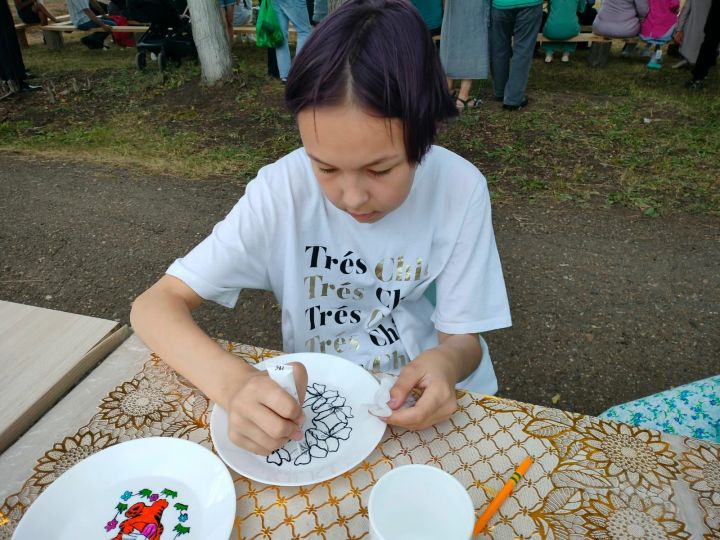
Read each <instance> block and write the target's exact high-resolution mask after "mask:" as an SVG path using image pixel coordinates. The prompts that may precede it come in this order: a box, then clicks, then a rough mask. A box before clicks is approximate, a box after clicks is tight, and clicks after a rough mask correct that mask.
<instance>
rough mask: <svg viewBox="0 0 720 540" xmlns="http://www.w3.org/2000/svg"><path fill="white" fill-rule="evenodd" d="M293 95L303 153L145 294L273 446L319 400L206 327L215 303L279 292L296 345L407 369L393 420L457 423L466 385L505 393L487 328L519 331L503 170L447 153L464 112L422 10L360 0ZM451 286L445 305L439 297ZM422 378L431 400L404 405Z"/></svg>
mask: <svg viewBox="0 0 720 540" xmlns="http://www.w3.org/2000/svg"><path fill="white" fill-rule="evenodd" d="M285 101H286V104H287V106H288V108H289V110H290V111H291V112H292V113H293V115H294V116H295V118H296V121H297V125H298V128H299V131H300V136H301V139H302V142H303V147H302V148H300V149H298V150H296V151H294V152H292V153H290V154H288V155H287V156H285V157H283V158H281V159H280V160H278V161H277V162H276V163H274V164H272V165H269V166H266V167H264V168H262V169H261V170H260V172H259V174H258V176H257V177H256V178H255V180H253V181H252V182H250V183H249V184H248V186H247V189H246V192H245V195H244V196H243V197H242V198H241V199H240V200H239V201H238V203H237V204H236V206H235V207H234V208H233V209H232V211H231V212H230V213H229V214H228V216H227V217H226V218H225V219H224V220H223V221H222V222H220V223H219V224H218V225H216V226H215V228H214V230H213V233H212V234H211V235H210V236H209V237H208V238H206V239H205V240H204V241H202V242H201V243H200V244H199V245H198V246H196V247H195V248H194V249H193V250H192V251H191V252H190V253H189V254H188V255H186V256H185V257H183V258H182V259H179V260H177V261H175V262H174V263H173V264H172V265H171V266H170V268H169V269H168V271H167V275H165V276H164V277H162V278H161V279H160V280H159V281H158V282H157V283H156V284H155V285H153V286H152V287H151V288H150V289H148V290H147V291H146V292H145V293H143V294H142V295H141V296H140V297H139V298H138V299H137V300H136V301H135V303H134V305H133V309H132V313H131V320H132V323H133V325H134V327H135V329H136V330H137V332H138V333H139V334H140V336H141V337H142V338H143V339H144V340H145V341H146V343H147V344H148V345H149V346H150V347H151V348H153V349H154V350H155V351H156V352H157V353H158V354H160V355H161V356H162V358H163V359H165V360H166V361H167V362H168V364H170V365H171V366H172V367H174V368H175V369H176V370H177V371H178V372H180V373H181V374H182V375H184V376H185V377H187V378H188V379H189V380H190V381H192V382H193V383H194V384H195V385H197V386H198V387H199V388H200V389H201V390H203V391H204V392H205V393H206V394H207V395H208V396H209V397H210V398H211V399H213V400H215V401H216V402H217V403H218V404H220V406H222V407H223V408H224V409H225V410H226V411H228V416H229V419H230V426H229V436H230V437H231V439H232V440H233V441H235V443H236V444H238V445H240V446H241V447H243V448H246V449H247V450H250V451H252V452H256V453H258V454H265V455H267V454H269V453H270V452H272V451H273V450H275V449H277V448H279V447H280V446H282V445H283V444H284V443H285V442H286V441H287V439H288V438H296V439H299V438H300V437H301V434H300V431H299V429H298V426H299V425H301V424H302V412H301V411H302V409H301V407H300V405H299V403H298V402H297V401H295V400H293V399H292V398H291V397H290V395H289V394H287V393H286V392H284V391H283V390H282V389H280V387H279V386H277V385H276V384H275V383H274V382H273V381H272V380H270V379H269V377H267V375H265V374H264V373H262V372H260V371H257V370H255V369H254V368H252V367H250V366H249V365H246V364H244V363H243V362H239V361H238V360H237V358H235V357H234V356H232V355H231V354H230V353H227V352H226V351H224V350H223V349H221V348H220V347H219V346H218V345H217V343H216V342H214V341H213V340H211V339H210V338H209V337H208V336H207V335H205V334H204V333H203V332H202V331H201V330H200V329H199V328H198V326H196V324H195V323H194V321H193V319H192V317H191V311H192V310H193V309H194V308H196V307H198V306H199V305H200V304H201V303H202V302H203V300H214V301H216V302H219V303H221V304H223V305H225V306H228V307H232V306H234V305H235V304H236V302H237V299H238V295H239V293H240V290H241V289H243V288H246V287H255V288H262V289H270V290H272V291H273V292H274V293H275V295H276V297H277V299H278V302H279V303H280V304H281V306H282V331H283V348H284V349H285V350H286V351H288V352H295V351H298V352H299V351H316V352H328V353H332V354H337V355H340V356H343V357H345V358H346V359H348V360H351V361H353V362H355V363H357V364H359V365H361V366H363V367H365V368H367V369H368V370H373V371H389V372H394V373H398V372H399V374H400V376H399V378H398V380H397V382H396V384H395V386H394V387H393V389H392V391H391V400H390V401H389V403H388V404H389V406H390V408H391V409H393V413H392V414H391V415H390V416H389V417H387V418H386V421H387V422H388V423H390V424H394V425H398V426H403V427H406V428H408V429H423V428H426V427H429V426H431V425H433V424H435V423H437V422H440V421H442V420H445V419H447V418H449V417H450V416H451V415H452V414H453V412H454V411H455V409H456V407H457V403H456V397H455V387H456V385H458V386H461V387H465V388H469V389H472V390H475V391H479V392H484V393H491V394H492V393H495V392H496V391H497V381H496V379H495V375H494V372H493V369H492V363H491V361H490V358H489V355H488V351H487V347H486V346H484V342H482V340H481V339H480V337H479V334H478V333H479V332H482V331H486V330H492V329H495V328H502V327H506V326H509V325H510V312H509V308H508V302H507V296H506V293H505V285H504V281H503V277H502V269H501V266H500V259H499V257H498V253H497V248H496V245H495V238H494V235H493V231H492V222H491V218H490V199H489V194H488V190H487V185H486V182H485V178H484V177H483V176H482V175H481V174H480V172H479V171H478V170H477V169H476V168H475V167H474V166H473V165H472V164H470V163H469V162H467V161H465V160H464V159H462V158H461V157H459V156H457V155H455V154H453V153H452V152H450V151H448V150H445V149H443V148H440V147H435V146H432V141H433V139H434V137H435V134H436V129H437V126H438V123H439V122H441V121H442V120H445V119H447V118H449V117H451V116H455V115H457V110H456V108H455V104H454V103H453V101H452V99H451V98H450V95H449V93H448V90H447V85H446V82H445V75H444V73H443V71H442V68H441V66H440V63H439V60H438V55H437V52H436V50H435V47H434V45H433V42H432V39H431V38H430V36H429V34H428V32H427V30H426V28H425V26H424V24H423V21H422V19H421V18H420V16H419V14H418V13H417V11H416V10H415V9H414V8H413V7H412V6H411V5H410V4H409V3H408V2H406V1H405V0H357V1H355V2H350V3H348V4H345V5H344V6H343V7H341V8H340V9H338V10H337V11H335V12H333V13H331V14H330V15H329V16H328V17H327V18H325V19H324V20H323V21H322V22H321V23H320V24H319V25H318V26H317V27H316V29H315V31H314V32H313V33H312V34H311V36H310V38H309V39H308V42H307V45H306V47H305V48H304V49H303V50H302V52H301V53H300V54H299V55H298V56H297V58H296V60H295V63H294V65H293V68H292V71H291V72H290V76H289V79H288V81H287V87H286V91H285ZM431 293H434V294H435V299H436V300H435V301H434V302H431V301H430V300H429V296H431ZM413 388H418V389H420V390H421V391H422V395H421V397H420V399H419V400H418V401H417V403H416V405H415V406H413V407H410V408H405V409H402V410H398V409H400V407H401V406H402V405H403V403H404V402H405V399H406V397H407V395H408V394H409V392H410V391H411V390H412V389H413Z"/></svg>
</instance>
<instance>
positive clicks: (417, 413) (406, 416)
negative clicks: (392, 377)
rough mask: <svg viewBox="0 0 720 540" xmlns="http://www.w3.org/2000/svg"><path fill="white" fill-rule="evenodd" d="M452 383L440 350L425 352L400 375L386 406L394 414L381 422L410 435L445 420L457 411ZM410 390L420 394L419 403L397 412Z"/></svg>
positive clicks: (448, 363)
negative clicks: (404, 429)
mask: <svg viewBox="0 0 720 540" xmlns="http://www.w3.org/2000/svg"><path fill="white" fill-rule="evenodd" d="M455 379H456V375H455V372H454V370H453V368H452V361H451V359H450V358H448V357H447V355H445V354H444V353H443V351H442V350H440V349H437V348H435V349H428V350H427V351H425V352H424V353H422V354H421V355H420V356H418V357H417V358H415V360H413V361H412V362H410V363H409V364H407V365H406V366H405V367H404V368H403V369H402V371H401V372H400V377H399V378H398V380H397V381H396V382H395V385H394V386H393V387H392V389H391V390H390V401H389V402H388V405H389V406H390V408H391V409H393V411H394V412H393V413H392V414H391V415H390V416H388V417H386V418H384V420H385V421H386V422H387V423H388V424H391V425H394V426H400V427H404V428H406V429H409V430H411V431H417V430H421V429H425V428H428V427H430V426H433V425H435V424H437V423H438V422H442V421H443V420H447V419H448V418H450V417H451V416H452V415H453V414H454V413H455V411H456V410H457V397H456V395H455V384H456V382H457V381H456V380H455ZM413 388H418V389H420V390H422V395H421V396H420V399H418V401H417V403H416V404H415V405H414V406H413V407H408V408H406V409H402V410H397V409H399V408H400V407H401V406H402V404H403V403H405V400H406V399H407V396H408V394H409V393H410V392H411V391H412V390H413Z"/></svg>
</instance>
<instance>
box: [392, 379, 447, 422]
mask: <svg viewBox="0 0 720 540" xmlns="http://www.w3.org/2000/svg"><path fill="white" fill-rule="evenodd" d="M451 394H452V395H450V394H449V393H447V392H446V391H445V390H444V389H441V388H438V387H432V386H430V387H428V388H427V389H426V390H425V391H424V392H423V394H422V396H420V399H419V400H418V401H417V403H416V404H415V405H414V406H413V407H408V408H407V409H401V410H399V411H394V412H393V413H392V415H390V416H389V417H387V418H386V419H385V421H386V422H387V423H388V424H392V425H394V426H400V427H404V428H406V429H409V430H410V431H417V430H421V429H426V428H428V427H430V426H432V425H434V424H437V423H438V422H442V421H443V420H447V419H448V418H450V417H451V416H452V415H453V413H454V412H455V410H456V409H457V400H456V398H455V394H454V392H452V393H451Z"/></svg>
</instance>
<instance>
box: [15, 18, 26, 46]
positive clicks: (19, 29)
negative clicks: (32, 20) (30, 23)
mask: <svg viewBox="0 0 720 540" xmlns="http://www.w3.org/2000/svg"><path fill="white" fill-rule="evenodd" d="M15 33H16V34H17V38H18V42H19V43H20V46H21V47H23V48H24V47H27V46H28V40H27V33H26V32H25V25H24V24H23V23H18V24H16V25H15Z"/></svg>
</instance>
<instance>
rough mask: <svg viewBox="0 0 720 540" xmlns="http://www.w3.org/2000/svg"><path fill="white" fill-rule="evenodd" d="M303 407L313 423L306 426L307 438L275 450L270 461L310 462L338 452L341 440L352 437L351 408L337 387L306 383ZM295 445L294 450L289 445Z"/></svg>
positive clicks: (268, 460) (280, 462) (268, 458)
mask: <svg viewBox="0 0 720 540" xmlns="http://www.w3.org/2000/svg"><path fill="white" fill-rule="evenodd" d="M303 409H304V410H305V415H306V417H307V418H310V421H311V423H312V427H310V428H307V429H306V430H305V434H304V435H305V439H304V440H302V441H300V442H299V444H297V445H295V443H291V444H290V445H286V446H285V447H283V448H280V449H278V450H276V451H275V452H273V453H272V454H270V455H269V456H268V457H267V458H266V459H267V462H268V463H274V464H275V465H278V466H280V465H282V464H283V463H287V462H290V461H292V463H293V464H294V465H307V464H308V463H310V462H311V461H312V460H313V459H323V458H326V457H327V456H328V455H329V454H331V453H333V452H337V451H338V449H339V448H340V441H346V440H348V439H349V438H350V433H352V428H351V427H350V423H349V419H350V418H353V415H352V408H351V407H350V406H349V405H345V398H344V397H342V396H340V395H339V394H338V392H337V390H329V389H327V387H326V386H325V385H324V384H318V383H313V384H312V385H310V386H308V387H307V392H306V394H305V403H303ZM293 445H295V448H296V449H297V451H296V452H294V453H293V454H291V453H290V451H289V450H288V447H290V448H293Z"/></svg>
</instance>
